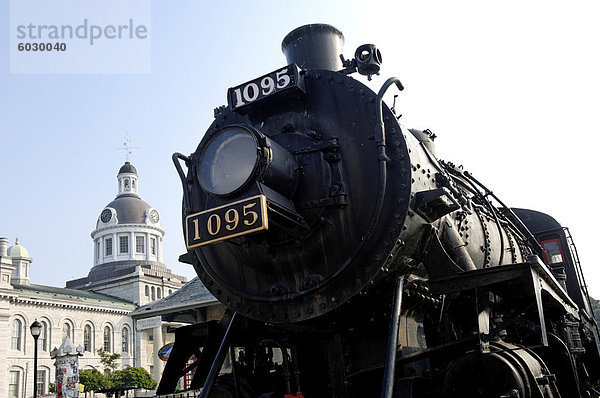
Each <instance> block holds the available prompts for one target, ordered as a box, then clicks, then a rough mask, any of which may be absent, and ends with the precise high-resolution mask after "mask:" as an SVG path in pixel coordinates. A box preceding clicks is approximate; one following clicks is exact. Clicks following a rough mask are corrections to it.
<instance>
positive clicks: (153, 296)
mask: <svg viewBox="0 0 600 398" xmlns="http://www.w3.org/2000/svg"><path fill="white" fill-rule="evenodd" d="M150 290H151V291H152V300H156V291H155V290H154V286H152V289H150Z"/></svg>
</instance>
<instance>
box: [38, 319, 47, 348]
mask: <svg viewBox="0 0 600 398" xmlns="http://www.w3.org/2000/svg"><path fill="white" fill-rule="evenodd" d="M40 323H41V324H42V330H41V331H40V337H38V347H39V348H40V350H42V351H48V341H49V340H50V339H49V337H50V336H49V335H48V323H47V322H46V321H40Z"/></svg>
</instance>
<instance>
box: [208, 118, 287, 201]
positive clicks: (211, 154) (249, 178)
mask: <svg viewBox="0 0 600 398" xmlns="http://www.w3.org/2000/svg"><path fill="white" fill-rule="evenodd" d="M294 165H295V160H294V157H293V156H292V155H291V154H290V153H289V152H288V151H287V150H285V149H284V148H282V147H281V146H280V145H278V144H277V143H275V142H274V141H272V140H271V139H269V138H268V137H267V136H265V135H264V134H262V133H260V132H259V131H256V130H254V129H251V128H249V127H246V126H229V127H225V128H224V129H222V130H220V131H218V132H217V133H215V134H214V135H213V136H212V137H211V138H210V140H209V141H208V143H207V144H206V146H205V147H204V149H203V151H202V154H201V155H200V162H199V169H198V180H199V182H200V185H201V186H202V188H203V189H204V190H205V191H207V192H210V193H212V194H214V195H218V196H228V195H232V194H234V193H237V192H239V191H240V190H242V189H243V188H245V187H247V186H248V185H249V184H250V183H252V182H253V181H257V182H261V183H265V184H266V185H267V186H269V187H270V188H272V189H276V190H278V188H280V187H282V188H284V189H285V187H286V186H287V187H289V186H290V180H293V175H294ZM282 184H283V186H282ZM281 193H283V194H285V193H284V192H281Z"/></svg>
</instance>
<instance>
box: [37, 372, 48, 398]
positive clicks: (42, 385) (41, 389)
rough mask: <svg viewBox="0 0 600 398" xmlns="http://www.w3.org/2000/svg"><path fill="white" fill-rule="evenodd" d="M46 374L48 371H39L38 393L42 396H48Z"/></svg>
mask: <svg viewBox="0 0 600 398" xmlns="http://www.w3.org/2000/svg"><path fill="white" fill-rule="evenodd" d="M46 374H47V372H46V369H38V371H37V393H38V394H40V395H44V394H46Z"/></svg>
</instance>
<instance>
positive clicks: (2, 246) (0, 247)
mask: <svg viewBox="0 0 600 398" xmlns="http://www.w3.org/2000/svg"><path fill="white" fill-rule="evenodd" d="M7 254H8V239H7V238H0V257H6V255H7Z"/></svg>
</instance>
